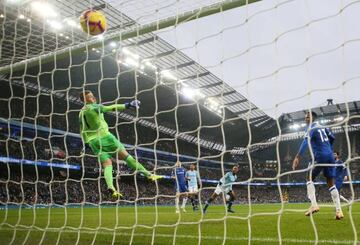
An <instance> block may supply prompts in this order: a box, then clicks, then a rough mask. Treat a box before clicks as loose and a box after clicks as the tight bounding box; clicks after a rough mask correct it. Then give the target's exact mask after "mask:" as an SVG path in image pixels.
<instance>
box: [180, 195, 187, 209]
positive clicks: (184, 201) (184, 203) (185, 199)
mask: <svg viewBox="0 0 360 245" xmlns="http://www.w3.org/2000/svg"><path fill="white" fill-rule="evenodd" d="M187 199H188V198H187V197H184V198H183V202H182V205H181V208H182V209H184V208H185V206H186V202H187Z"/></svg>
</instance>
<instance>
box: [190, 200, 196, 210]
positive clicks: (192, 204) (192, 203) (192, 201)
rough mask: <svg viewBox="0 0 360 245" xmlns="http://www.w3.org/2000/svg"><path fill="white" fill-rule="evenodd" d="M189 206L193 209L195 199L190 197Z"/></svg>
mask: <svg viewBox="0 0 360 245" xmlns="http://www.w3.org/2000/svg"><path fill="white" fill-rule="evenodd" d="M190 202H191V206H192V207H193V208H194V207H195V199H194V198H193V197H190Z"/></svg>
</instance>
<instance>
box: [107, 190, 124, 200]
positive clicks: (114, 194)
mask: <svg viewBox="0 0 360 245" xmlns="http://www.w3.org/2000/svg"><path fill="white" fill-rule="evenodd" d="M109 192H110V194H111V197H112V198H114V199H118V198H122V197H123V195H122V194H121V193H120V192H118V191H117V190H115V189H109Z"/></svg>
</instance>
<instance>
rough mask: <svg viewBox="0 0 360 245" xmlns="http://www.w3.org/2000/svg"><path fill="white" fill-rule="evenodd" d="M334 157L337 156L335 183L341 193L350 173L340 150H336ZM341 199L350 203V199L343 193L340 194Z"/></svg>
mask: <svg viewBox="0 0 360 245" xmlns="http://www.w3.org/2000/svg"><path fill="white" fill-rule="evenodd" d="M334 157H335V163H336V179H335V185H336V189H338V191H339V193H340V189H341V187H342V185H343V183H344V181H347V180H348V176H349V173H348V169H347V167H346V166H345V164H344V162H343V161H342V160H341V159H340V154H339V152H337V151H335V152H334ZM340 199H341V200H343V201H345V202H347V203H349V200H347V199H346V198H345V197H343V196H342V195H340Z"/></svg>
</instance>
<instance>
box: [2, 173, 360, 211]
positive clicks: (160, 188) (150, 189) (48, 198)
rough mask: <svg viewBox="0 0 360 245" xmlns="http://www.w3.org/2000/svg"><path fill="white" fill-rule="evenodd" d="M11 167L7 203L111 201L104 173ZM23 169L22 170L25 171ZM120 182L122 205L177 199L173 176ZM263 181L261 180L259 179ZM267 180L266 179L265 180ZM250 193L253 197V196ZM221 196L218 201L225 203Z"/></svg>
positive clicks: (261, 191)
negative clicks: (85, 175)
mask: <svg viewBox="0 0 360 245" xmlns="http://www.w3.org/2000/svg"><path fill="white" fill-rule="evenodd" d="M7 173H8V171H4V170H3V169H2V171H1V175H0V203H1V204H2V205H4V204H23V203H26V204H29V205H33V204H49V205H50V204H58V205H64V204H95V205H96V204H102V203H111V202H114V200H112V199H111V197H110V195H109V193H108V192H107V190H106V185H105V181H104V179H103V178H102V177H101V175H98V176H97V177H93V178H82V177H79V176H75V177H71V178H70V177H68V176H66V175H63V176H62V175H61V174H59V172H52V173H49V171H39V172H37V173H36V174H34V173H33V172H32V173H30V172H28V171H22V172H20V171H19V170H15V171H10V176H8V175H7ZM21 173H22V174H21ZM115 180H116V182H115V183H116V185H117V186H118V188H119V190H120V192H121V193H123V194H124V198H123V199H122V200H120V201H119V204H120V205H134V202H135V201H136V203H137V204H138V205H144V204H148V205H154V204H155V203H156V204H157V205H173V204H174V200H175V189H174V181H173V180H169V179H164V180H160V181H159V182H158V183H157V184H156V183H154V182H151V181H148V180H147V179H145V178H143V177H141V176H134V175H121V176H119V175H118V176H117V177H116V178H115ZM258 183H261V182H258ZM263 183H264V182H263ZM215 185H216V183H213V184H208V183H203V185H202V187H203V189H202V191H201V200H203V201H204V200H206V199H207V198H209V197H210V195H211V194H212V192H213V191H214V188H215ZM316 188H317V195H318V200H319V201H321V202H330V201H331V197H330V194H329V192H328V190H327V188H326V186H325V185H319V186H317V187H316ZM353 188H354V191H355V198H356V199H358V196H359V195H360V187H359V186H358V185H353ZM233 189H234V191H235V193H236V194H237V196H238V199H237V201H236V203H238V204H246V203H248V202H249V200H250V201H251V203H279V202H281V198H282V197H284V195H286V196H287V199H288V200H289V202H307V201H308V200H307V197H306V186H287V187H281V192H282V193H281V194H280V191H279V189H278V187H277V186H247V185H234V187H233ZM341 194H342V195H344V196H345V197H348V198H351V192H350V186H349V185H348V184H346V185H344V188H343V189H342V190H341ZM249 197H250V199H249ZM221 202H222V200H221V199H218V200H217V201H216V203H218V204H219V203H221Z"/></svg>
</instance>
